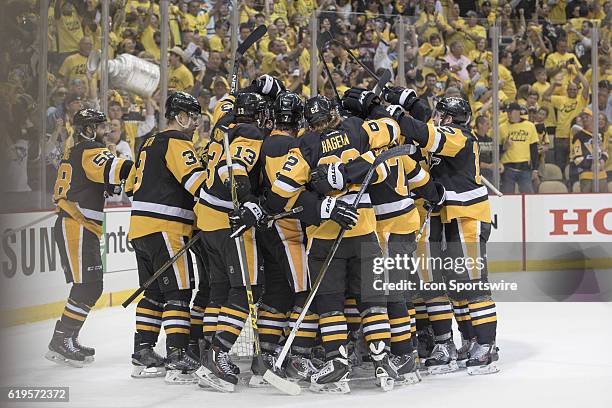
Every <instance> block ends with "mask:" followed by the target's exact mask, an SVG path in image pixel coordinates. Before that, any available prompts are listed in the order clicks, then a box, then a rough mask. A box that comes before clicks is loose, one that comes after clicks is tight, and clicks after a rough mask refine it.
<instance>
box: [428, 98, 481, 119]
mask: <svg viewBox="0 0 612 408" xmlns="http://www.w3.org/2000/svg"><path fill="white" fill-rule="evenodd" d="M435 111H437V112H440V113H441V114H442V115H443V116H444V115H448V116H450V117H452V118H453V123H454V124H456V125H467V124H468V123H469V122H470V119H471V117H472V108H471V107H470V103H469V102H468V101H466V100H465V99H463V98H458V97H455V96H450V97H444V98H442V99H440V101H438V103H437V104H436V107H435Z"/></svg>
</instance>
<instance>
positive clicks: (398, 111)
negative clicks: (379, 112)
mask: <svg viewBox="0 0 612 408" xmlns="http://www.w3.org/2000/svg"><path fill="white" fill-rule="evenodd" d="M387 113H388V114H389V115H391V117H392V118H393V119H394V120H396V121H399V120H400V119H401V118H402V117H403V116H404V113H405V111H404V108H402V106H401V105H389V106H387Z"/></svg>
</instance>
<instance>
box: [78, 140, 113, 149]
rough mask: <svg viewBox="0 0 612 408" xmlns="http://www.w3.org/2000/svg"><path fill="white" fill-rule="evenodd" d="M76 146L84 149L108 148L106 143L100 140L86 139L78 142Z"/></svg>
mask: <svg viewBox="0 0 612 408" xmlns="http://www.w3.org/2000/svg"><path fill="white" fill-rule="evenodd" d="M74 147H78V148H81V149H82V150H87V149H104V148H106V145H104V143H100V142H98V141H97V140H84V141H82V142H81V143H78V144H77V145H76V146H74Z"/></svg>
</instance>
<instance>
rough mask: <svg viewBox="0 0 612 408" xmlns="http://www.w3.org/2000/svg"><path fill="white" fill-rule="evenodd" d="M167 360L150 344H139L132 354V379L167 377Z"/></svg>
mask: <svg viewBox="0 0 612 408" xmlns="http://www.w3.org/2000/svg"><path fill="white" fill-rule="evenodd" d="M165 362H166V361H165V359H164V358H163V357H162V356H160V355H159V354H157V353H156V352H155V350H153V346H152V345H150V344H146V343H143V344H139V345H138V350H137V351H136V352H134V354H132V364H133V365H134V368H133V369H132V378H156V377H165V376H166V367H165Z"/></svg>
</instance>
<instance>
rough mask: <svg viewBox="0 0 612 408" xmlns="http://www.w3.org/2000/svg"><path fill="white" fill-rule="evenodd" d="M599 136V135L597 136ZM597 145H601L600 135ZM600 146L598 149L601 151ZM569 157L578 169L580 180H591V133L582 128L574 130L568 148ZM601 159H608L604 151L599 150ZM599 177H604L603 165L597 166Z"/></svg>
mask: <svg viewBox="0 0 612 408" xmlns="http://www.w3.org/2000/svg"><path fill="white" fill-rule="evenodd" d="M598 137H599V136H598ZM599 138H600V139H599V146H601V145H602V141H601V137H599ZM601 150H602V149H601V147H600V151H601ZM570 158H571V160H572V163H573V164H574V165H575V166H576V168H577V169H578V174H579V175H578V178H579V179H580V180H593V134H592V133H590V132H587V131H586V130H584V129H582V130H580V131H579V132H576V134H575V135H574V137H573V138H572V145H571V149H570ZM600 158H601V159H602V160H608V153H607V152H606V151H601V152H600ZM598 178H599V179H606V178H607V175H606V169H605V166H599V177H598Z"/></svg>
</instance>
